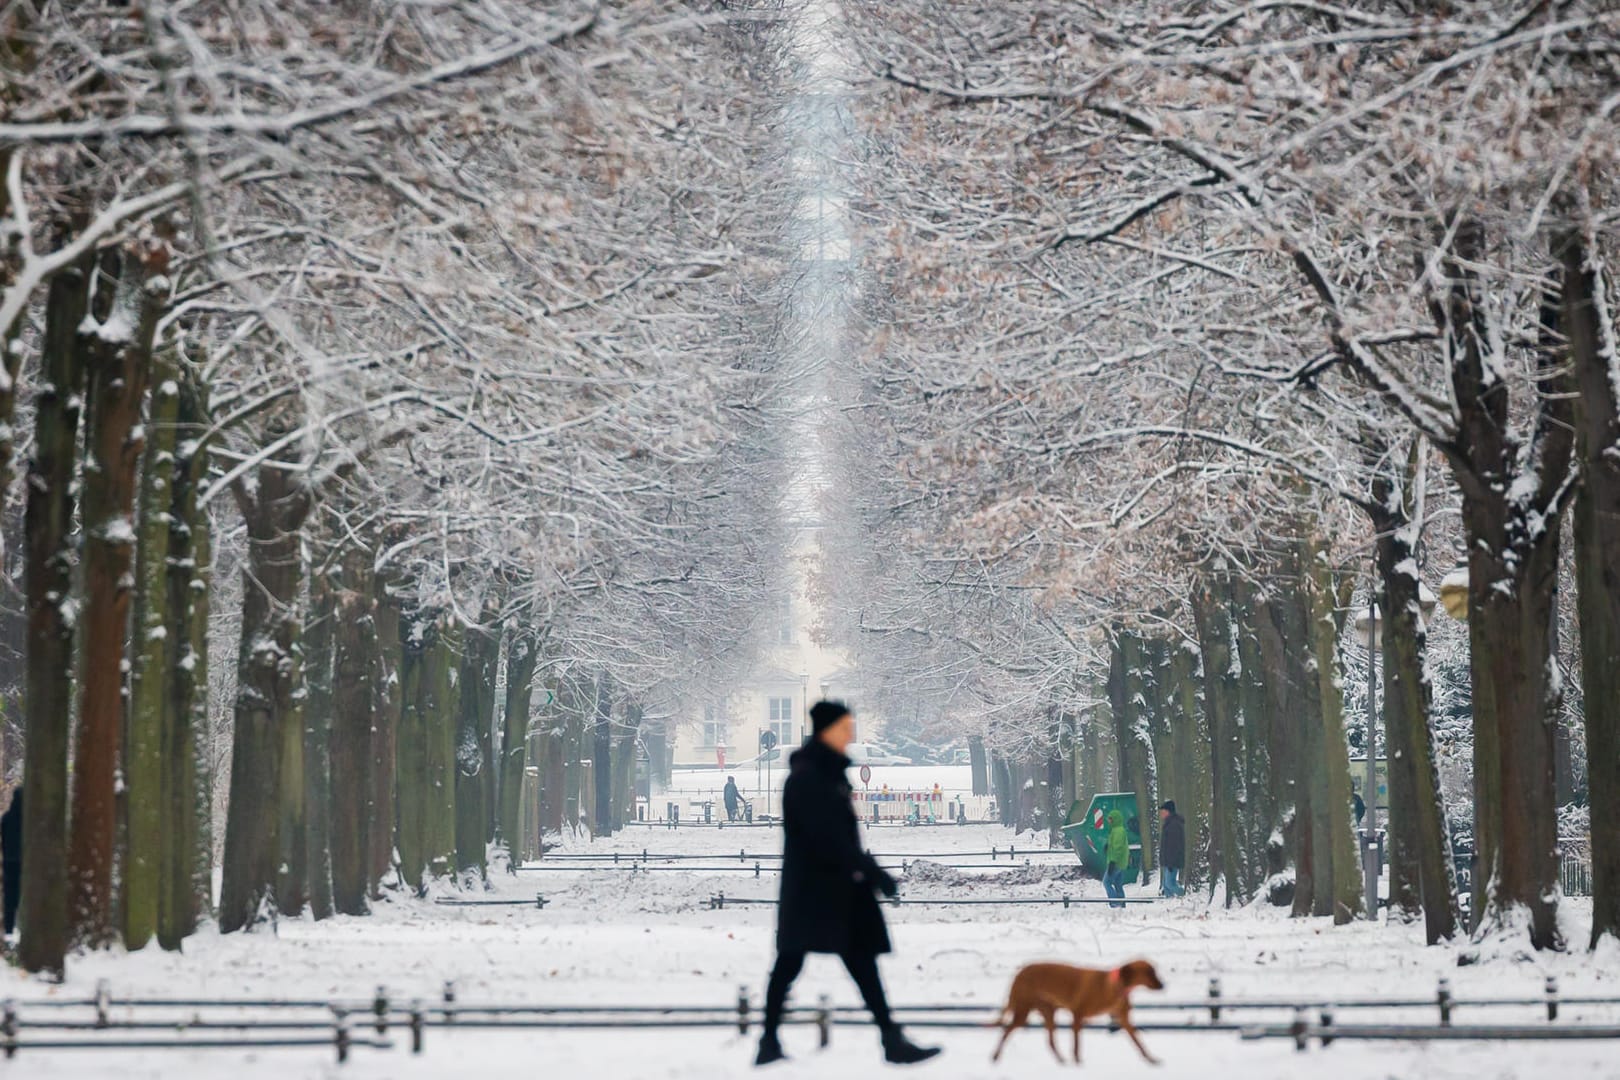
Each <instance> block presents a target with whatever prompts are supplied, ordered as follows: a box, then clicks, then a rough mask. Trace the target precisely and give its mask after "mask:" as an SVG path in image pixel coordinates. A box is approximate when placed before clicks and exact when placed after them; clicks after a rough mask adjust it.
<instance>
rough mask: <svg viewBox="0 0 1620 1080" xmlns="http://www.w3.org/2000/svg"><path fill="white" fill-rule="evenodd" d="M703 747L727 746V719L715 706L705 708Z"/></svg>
mask: <svg viewBox="0 0 1620 1080" xmlns="http://www.w3.org/2000/svg"><path fill="white" fill-rule="evenodd" d="M703 745H704V746H724V745H726V718H725V716H724V715H722V713H721V712H720V710H719V709H718V708H716V707H715V706H713V705H705V706H703Z"/></svg>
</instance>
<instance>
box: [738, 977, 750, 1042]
mask: <svg viewBox="0 0 1620 1080" xmlns="http://www.w3.org/2000/svg"><path fill="white" fill-rule="evenodd" d="M737 1034H739V1035H746V1034H748V987H746V986H739V987H737Z"/></svg>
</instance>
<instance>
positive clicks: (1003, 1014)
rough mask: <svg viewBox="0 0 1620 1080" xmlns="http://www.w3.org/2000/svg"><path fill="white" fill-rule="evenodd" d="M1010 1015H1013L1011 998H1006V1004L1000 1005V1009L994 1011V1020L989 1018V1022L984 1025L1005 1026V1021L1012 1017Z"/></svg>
mask: <svg viewBox="0 0 1620 1080" xmlns="http://www.w3.org/2000/svg"><path fill="white" fill-rule="evenodd" d="M1012 1015H1013V1007H1012V998H1008V999H1007V1004H1005V1005H1003V1006H1002V1007H1001V1011H1000V1012H998V1013H996V1018H995V1019H994V1020H991V1021H990V1022H989V1023H987V1024H985V1025H984V1026H985V1027H1006V1026H1007V1021H1008V1020H1009V1019H1011V1018H1012Z"/></svg>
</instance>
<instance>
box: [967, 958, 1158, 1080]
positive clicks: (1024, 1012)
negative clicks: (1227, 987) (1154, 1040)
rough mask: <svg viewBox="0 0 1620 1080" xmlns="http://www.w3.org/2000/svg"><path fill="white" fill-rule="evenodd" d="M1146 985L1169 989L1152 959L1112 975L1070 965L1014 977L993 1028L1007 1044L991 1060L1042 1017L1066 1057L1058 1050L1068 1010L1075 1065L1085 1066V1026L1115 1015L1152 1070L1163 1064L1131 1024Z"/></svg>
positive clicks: (1051, 1041) (1050, 1040)
mask: <svg viewBox="0 0 1620 1080" xmlns="http://www.w3.org/2000/svg"><path fill="white" fill-rule="evenodd" d="M1138 986H1145V987H1147V988H1148V989H1149V990H1163V989H1164V983H1162V982H1160V981H1159V973H1158V972H1157V971H1154V970H1153V965H1152V964H1150V963H1148V962H1147V961H1146V960H1132V961H1131V962H1130V963H1128V964H1125V965H1123V966H1121V967H1117V968H1114V969H1113V970H1112V971H1097V970H1094V969H1092V968H1079V967H1073V966H1071V965H1069V964H1030V965H1028V966H1026V967H1024V968H1021V969H1019V972H1018V974H1017V975H1014V976H1013V981H1012V988H1011V989H1010V990H1008V991H1007V1004H1006V1005H1004V1006H1002V1009H1001V1015H1000V1016H998V1017H997V1018H996V1020H995V1023H994V1024H992V1025H991V1026H992V1027H999V1028H1001V1029H1002V1031H1001V1041H1000V1042H998V1043H996V1052H995V1053H994V1054H992V1055H990V1060H991V1061H999V1060H1001V1049H1002V1047H1004V1046H1006V1045H1007V1040H1008V1039H1009V1038H1011V1037H1012V1033H1013V1032H1014V1031H1017V1030H1018V1029H1019V1028H1021V1027H1023V1026H1024V1025H1025V1024H1027V1023H1029V1014H1030V1013H1032V1012H1038V1013H1040V1014H1041V1019H1042V1020H1044V1021H1045V1022H1046V1042H1047V1045H1048V1046H1050V1047H1051V1048H1052V1053H1053V1054H1054V1055H1055V1056H1056V1057H1057V1059H1058V1060H1059V1061H1062V1060H1063V1054H1062V1053H1060V1052H1059V1051H1058V1046H1057V1013H1058V1010H1059V1009H1067V1010H1068V1011H1069V1013H1070V1014H1071V1015H1072V1016H1073V1021H1072V1025H1073V1027H1074V1063H1075V1064H1076V1065H1078V1064H1080V1026H1081V1025H1082V1024H1084V1023H1085V1022H1086V1021H1087V1020H1088V1019H1090V1018H1091V1017H1093V1016H1105V1015H1106V1016H1111V1017H1113V1019H1114V1022H1115V1023H1116V1024H1118V1025H1119V1026H1120V1027H1122V1028H1124V1029H1125V1034H1127V1035H1129V1036H1130V1037H1131V1042H1133V1043H1135V1044H1136V1048H1137V1049H1138V1050H1140V1051H1141V1052H1142V1057H1143V1058H1145V1059H1146V1060H1147V1062H1148V1064H1149V1065H1157V1064H1158V1063H1159V1062H1158V1060H1157V1059H1156V1058H1154V1056H1153V1055H1152V1054H1150V1053H1148V1052H1147V1047H1145V1046H1143V1045H1142V1038H1141V1036H1140V1035H1138V1034H1137V1031H1136V1025H1134V1024H1132V1023H1131V990H1133V989H1134V988H1136V987H1138Z"/></svg>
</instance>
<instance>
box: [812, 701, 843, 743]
mask: <svg viewBox="0 0 1620 1080" xmlns="http://www.w3.org/2000/svg"><path fill="white" fill-rule="evenodd" d="M848 715H849V706H848V705H845V704H844V703H843V702H842V701H818V702H816V703H815V704H814V705H812V706H810V730H811V731H813V732H814V733H815V734H817V735H820V734H821V733H822V732H823V731H826V730H827V729H828V728H830V727H832V726H833V725H834V724H836V723H838V721H840V720H842V719H843V718H844V717H846V716H848Z"/></svg>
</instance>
